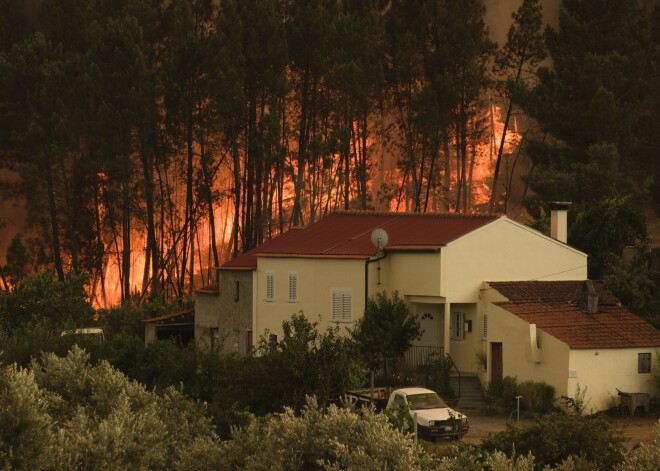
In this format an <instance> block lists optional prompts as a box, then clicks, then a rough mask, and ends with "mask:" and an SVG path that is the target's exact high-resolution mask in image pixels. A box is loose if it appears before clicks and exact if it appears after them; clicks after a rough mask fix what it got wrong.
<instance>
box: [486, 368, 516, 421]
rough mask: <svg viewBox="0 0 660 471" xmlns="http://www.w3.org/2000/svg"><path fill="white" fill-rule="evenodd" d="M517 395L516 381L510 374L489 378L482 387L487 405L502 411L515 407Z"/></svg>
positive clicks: (505, 411) (506, 411)
mask: <svg viewBox="0 0 660 471" xmlns="http://www.w3.org/2000/svg"><path fill="white" fill-rule="evenodd" d="M518 395H519V394H518V381H517V380H516V378H515V377H511V376H505V377H504V378H501V379H495V380H491V381H490V382H489V383H488V384H487V385H486V387H485V388H484V399H485V400H486V403H487V404H488V407H490V408H494V409H498V410H499V411H501V412H504V413H508V412H509V411H511V410H513V409H515V408H516V396H518Z"/></svg>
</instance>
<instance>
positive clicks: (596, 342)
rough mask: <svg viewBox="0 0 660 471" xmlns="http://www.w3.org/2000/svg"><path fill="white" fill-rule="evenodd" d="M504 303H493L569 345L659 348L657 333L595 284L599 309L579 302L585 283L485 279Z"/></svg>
mask: <svg viewBox="0 0 660 471" xmlns="http://www.w3.org/2000/svg"><path fill="white" fill-rule="evenodd" d="M489 285H490V287H491V288H494V289H495V290H497V291H498V292H499V293H500V294H502V295H503V296H505V297H506V298H507V299H508V300H509V301H508V302H498V303H494V304H496V305H497V306H499V307H501V308H502V309H504V310H506V311H508V312H510V313H512V314H515V315H516V316H518V317H520V318H521V319H523V320H524V321H526V322H528V323H530V324H536V326H537V327H538V328H540V329H542V330H543V331H544V332H547V333H548V334H550V335H552V336H553V337H555V338H557V339H559V340H560V341H562V342H564V343H565V344H567V345H568V346H569V347H570V348H573V349H593V348H635V347H658V346H660V331H658V330H657V329H656V328H655V327H653V326H652V325H651V324H649V323H648V322H646V321H645V320H644V319H642V318H641V317H638V316H636V315H634V314H632V313H631V312H629V311H628V310H627V309H626V308H624V307H622V306H621V305H620V304H619V301H618V300H617V299H616V298H615V297H614V296H612V295H611V294H610V293H608V292H607V291H606V290H605V288H604V287H603V285H602V283H600V282H596V281H594V282H593V285H594V288H595V290H596V293H597V294H598V312H596V313H593V314H591V313H589V312H587V311H585V310H583V309H581V308H580V307H579V306H578V297H579V296H580V294H581V293H582V292H583V291H584V290H585V281H584V280H578V281H511V282H490V283H489Z"/></svg>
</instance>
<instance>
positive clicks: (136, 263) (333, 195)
mask: <svg viewBox="0 0 660 471" xmlns="http://www.w3.org/2000/svg"><path fill="white" fill-rule="evenodd" d="M480 119H481V120H483V122H486V123H490V124H489V125H488V128H490V129H487V132H485V133H484V134H486V135H487V136H486V137H485V138H484V139H482V140H481V141H480V142H479V143H478V144H476V145H475V146H474V152H472V151H471V150H470V151H469V152H470V155H469V156H468V162H467V165H468V166H469V165H470V159H472V154H473V155H474V156H473V158H474V163H473V166H472V185H471V187H472V189H471V192H470V194H469V198H470V200H469V204H468V208H469V209H468V210H469V211H478V210H479V209H482V208H484V207H485V206H486V204H487V203H488V201H489V198H490V192H491V186H492V179H493V171H494V167H495V160H496V159H495V157H496V155H497V151H498V150H499V146H500V142H501V139H502V133H503V129H504V124H503V122H502V109H501V108H500V107H498V106H496V105H495V104H492V103H491V104H490V106H489V107H488V108H487V109H486V110H484V111H483V115H482V116H481V117H480ZM374 121H375V120H374ZM379 125H380V126H382V125H383V123H382V122H377V121H376V122H375V126H379ZM375 135H376V133H373V132H372V133H371V135H370V136H369V138H368V140H367V152H368V156H369V159H370V161H371V162H370V168H369V175H368V178H367V180H368V182H367V191H368V193H369V194H370V195H371V197H372V199H373V201H372V204H374V205H375V206H376V207H381V208H383V207H382V206H381V205H380V203H379V201H378V198H379V196H381V195H383V193H384V192H383V189H384V187H385V185H386V184H387V183H389V184H392V183H394V184H395V185H399V186H400V185H401V183H402V178H403V176H402V174H401V170H400V168H398V166H397V159H398V156H397V155H395V154H394V153H392V152H389V151H388V149H387V148H386V145H385V144H384V143H382V142H380V141H378V140H377V139H375V138H374V137H373V136H375ZM519 143H520V135H519V134H518V123H517V120H516V118H515V116H514V119H513V122H512V126H510V129H508V130H507V135H506V140H505V143H504V149H503V151H504V152H503V154H504V155H503V159H504V158H506V156H508V155H511V154H512V152H513V151H514V150H515V148H516V147H517V146H518V145H519ZM455 144H456V143H455V142H453V143H452V145H453V146H454V147H453V149H454V150H455ZM439 161H441V162H444V157H442V156H441V158H440V159H439ZM450 162H451V169H450V180H451V187H452V188H451V191H450V192H449V195H450V198H454V199H455V198H456V182H457V178H458V176H457V169H456V162H455V155H453V153H452V156H451V160H450ZM340 165H341V159H340V156H339V155H338V154H335V155H333V156H332V159H331V165H330V168H327V169H321V171H320V175H317V177H318V178H321V179H325V180H324V181H325V183H326V184H327V182H328V180H329V179H332V178H334V179H335V184H333V185H331V189H330V190H328V189H327V188H325V189H324V190H323V191H320V192H319V194H318V195H316V197H317V201H316V207H317V208H326V207H327V208H329V209H330V210H334V209H335V208H340V209H341V208H343V197H344V195H343V190H342V188H341V187H339V185H337V184H336V182H337V178H338V177H339V175H338V172H339V170H340ZM171 171H172V175H174V174H175V172H177V171H180V169H176V168H174V169H171ZM307 171H308V172H309V169H308V170H307ZM223 172H224V173H222V174H221V175H220V176H219V178H218V179H217V182H216V189H217V190H225V191H226V189H227V188H230V187H231V183H230V182H231V181H232V177H231V170H230V169H229V168H224V170H223ZM469 172H470V169H469V167H468V168H467V169H466V179H469ZM305 177H306V178H307V179H308V181H312V179H311V178H309V177H310V175H305ZM104 178H105V175H99V179H100V180H102V181H104ZM352 178H353V179H354V178H355V177H354V176H353V177H352ZM273 181H274V180H273ZM322 183H323V182H317V184H319V185H321V186H322ZM351 183H352V184H351V199H354V198H356V197H357V189H356V186H355V181H354V180H353V181H352V182H351ZM176 190H177V189H176V188H175V194H174V195H173V198H174V200H175V201H176V202H177V203H178V204H179V205H181V206H183V205H185V196H184V192H183V191H179V192H178V193H177V192H176ZM179 190H180V189H179ZM433 190H434V191H433V193H434V200H433V202H432V204H431V208H432V209H433V210H443V207H442V205H441V204H440V203H439V198H441V197H442V196H443V195H442V194H441V191H440V189H437V188H435V189H433ZM273 191H274V195H273V200H274V201H276V200H277V198H278V196H279V195H278V194H277V191H278V189H277V187H275V188H274V189H273ZM282 197H283V201H284V211H285V213H286V214H287V215H288V214H290V213H291V210H292V207H293V201H294V197H295V187H294V182H293V181H290V180H289V181H286V182H285V183H284V187H283V191H282ZM301 204H302V206H303V211H304V212H305V213H306V214H305V218H306V219H305V220H306V221H308V220H309V217H310V194H309V191H306V192H305V193H304V194H303V195H302V201H301ZM406 205H407V206H406V207H409V202H406ZM396 206H397V202H396V198H391V199H390V200H389V201H388V202H386V206H385V207H386V208H389V210H391V211H395V210H396V209H397V208H396ZM102 209H103V208H102ZM383 209H384V208H383ZM453 210H454V211H455V210H456V208H453ZM320 212H321V211H319V212H317V214H316V219H318V216H319V213H320ZM205 214H206V213H205ZM214 216H215V236H216V243H217V244H218V251H219V256H220V258H221V263H223V262H224V261H226V260H228V259H229V258H231V249H230V247H229V244H230V242H231V241H230V238H231V235H232V228H233V222H234V214H233V199H232V198H231V196H229V197H226V198H224V199H223V200H222V201H221V202H220V204H219V205H218V206H214ZM275 226H277V224H275ZM286 229H287V227H285V230H286ZM275 230H276V231H277V229H275ZM145 234H146V230H144V228H139V229H136V230H134V231H133V233H132V234H131V244H132V253H131V269H130V273H131V275H130V276H131V291H132V293H133V297H134V298H140V296H141V290H142V286H143V274H144V267H145V255H146V250H145V246H146V237H145ZM273 235H276V234H273ZM211 240H212V239H211V234H210V225H209V223H208V219H207V218H206V217H202V218H201V219H200V220H199V221H198V223H197V225H196V227H195V241H194V244H193V246H194V250H195V254H194V259H195V287H196V288H199V287H201V286H202V284H207V283H209V282H211V281H212V280H213V273H212V271H213V270H212V269H211V268H212V266H213V265H214V262H213V255H212V251H211ZM170 249H171V246H168V245H167V244H165V245H164V251H165V252H168V251H169V250H170ZM188 250H190V247H188ZM117 252H119V253H117ZM200 256H201V263H200ZM120 257H121V240H118V242H117V245H116V248H115V249H113V250H112V251H110V253H109V258H108V261H107V264H106V267H105V272H104V274H105V299H104V298H103V297H102V296H101V295H100V294H99V293H98V291H100V290H98V289H97V290H96V291H97V293H96V296H95V298H94V300H93V301H94V304H95V306H96V307H108V306H112V305H117V304H119V302H120V301H121V285H120V265H119V259H120ZM188 260H190V253H189V254H188ZM179 263H180V262H179ZM152 272H153V267H150V270H149V272H148V276H149V277H151V274H152ZM186 282H187V280H186Z"/></svg>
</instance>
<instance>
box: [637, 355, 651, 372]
mask: <svg viewBox="0 0 660 471" xmlns="http://www.w3.org/2000/svg"><path fill="white" fill-rule="evenodd" d="M637 372H638V373H650V372H651V354H650V353H640V354H639V355H638V356H637Z"/></svg>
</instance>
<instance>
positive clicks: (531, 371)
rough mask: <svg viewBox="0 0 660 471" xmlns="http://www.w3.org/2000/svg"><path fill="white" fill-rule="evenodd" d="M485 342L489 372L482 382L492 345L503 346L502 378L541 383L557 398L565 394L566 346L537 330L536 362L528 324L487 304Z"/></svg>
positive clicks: (566, 387)
mask: <svg viewBox="0 0 660 471" xmlns="http://www.w3.org/2000/svg"><path fill="white" fill-rule="evenodd" d="M486 314H487V316H488V341H487V342H484V344H485V345H484V350H486V352H487V354H488V370H487V372H486V374H485V376H484V375H482V379H485V380H486V381H488V380H490V374H491V367H492V355H491V345H492V343H494V342H501V343H502V367H503V369H502V376H515V377H517V378H518V381H519V382H522V381H528V380H529V381H544V382H546V383H548V384H550V385H552V386H553V387H554V388H555V394H556V396H561V395H566V394H567V392H568V370H569V355H570V350H569V348H568V345H566V344H565V343H563V342H560V341H559V340H558V339H556V338H555V337H553V336H551V335H549V334H547V333H545V332H543V331H541V330H540V329H537V332H536V333H537V339H538V344H537V345H538V347H539V352H538V353H539V355H538V358H536V359H538V360H539V361H538V362H535V361H533V360H534V355H533V353H532V351H531V349H532V348H531V346H530V328H529V324H528V323H527V322H525V321H524V320H522V319H520V318H519V317H518V316H516V315H514V314H511V313H510V312H508V311H505V310H504V309H502V308H500V307H498V306H495V305H493V304H489V305H488V306H487V307H486Z"/></svg>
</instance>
